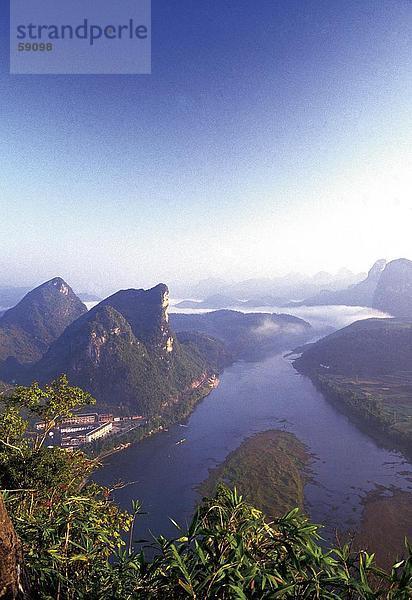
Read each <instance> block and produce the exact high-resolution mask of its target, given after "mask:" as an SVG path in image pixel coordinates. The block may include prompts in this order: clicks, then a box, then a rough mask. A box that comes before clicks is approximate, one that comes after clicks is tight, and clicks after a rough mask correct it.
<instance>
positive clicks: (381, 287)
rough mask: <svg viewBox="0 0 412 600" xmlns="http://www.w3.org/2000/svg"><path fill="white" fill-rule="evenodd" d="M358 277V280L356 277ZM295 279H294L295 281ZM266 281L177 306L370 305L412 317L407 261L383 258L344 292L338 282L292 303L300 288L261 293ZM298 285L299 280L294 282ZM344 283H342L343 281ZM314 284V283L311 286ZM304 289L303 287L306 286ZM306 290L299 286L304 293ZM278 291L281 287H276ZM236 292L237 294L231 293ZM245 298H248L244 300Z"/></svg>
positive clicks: (321, 277) (411, 266)
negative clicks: (281, 293)
mask: <svg viewBox="0 0 412 600" xmlns="http://www.w3.org/2000/svg"><path fill="white" fill-rule="evenodd" d="M356 278H357V277H356ZM292 280H293V278H292ZM327 280H330V277H329V276H328V274H327V273H318V274H317V275H316V276H315V277H314V278H312V280H311V281H312V283H313V281H316V282H317V283H319V282H322V283H323V282H325V281H327ZM262 281H263V280H250V281H249V282H243V283H242V284H238V285H237V286H235V287H233V286H231V287H230V286H227V287H226V288H225V293H218V294H213V295H211V296H207V297H206V298H205V299H204V300H202V301H196V300H184V301H182V302H179V303H178V304H176V308H178V309H220V308H232V307H240V308H253V307H262V306H282V307H285V308H288V307H289V308H291V307H297V306H330V305H346V306H367V307H370V308H376V309H379V310H381V311H384V312H388V313H390V314H391V315H393V316H396V317H401V318H412V261H410V260H407V259H406V258H400V259H397V260H393V261H391V262H389V263H387V262H386V260H384V259H381V260H378V261H376V262H375V264H374V265H373V266H372V268H371V269H370V271H369V273H368V274H367V275H366V276H365V277H363V278H362V279H361V280H359V281H356V282H355V283H351V284H350V285H349V286H346V287H342V288H341V289H334V288H335V286H336V285H337V281H336V280H334V285H333V286H332V287H329V289H321V290H320V291H317V293H316V294H314V295H312V296H308V297H306V299H305V300H299V301H296V300H290V298H292V296H291V294H292V293H293V294H298V292H297V288H296V287H295V288H293V286H292V287H291V288H289V289H288V293H289V295H287V293H286V291H287V286H286V287H285V285H284V284H285V278H284V279H283V280H282V281H283V286H281V287H282V290H283V292H284V295H282V296H275V295H271V294H260V293H259V292H258V291H257V290H259V289H262ZM274 281H275V280H266V283H265V285H264V286H263V287H265V288H266V289H272V290H273V287H274ZM295 283H296V281H295ZM341 283H342V280H341ZM311 285H312V284H311ZM303 287H304V286H303ZM303 287H302V286H301V287H300V291H302V289H303ZM276 289H277V290H278V291H279V286H278V287H277V288H276ZM234 290H235V291H236V294H234V293H233V294H231V293H230V292H231V291H232V292H233V291H234ZM241 298H243V300H242V299H241ZM245 298H248V299H247V300H245Z"/></svg>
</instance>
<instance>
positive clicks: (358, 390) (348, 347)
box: [294, 319, 412, 449]
mask: <svg viewBox="0 0 412 600" xmlns="http://www.w3.org/2000/svg"><path fill="white" fill-rule="evenodd" d="M294 364H295V366H296V368H297V369H298V370H299V371H301V372H303V373H305V374H307V375H309V376H310V377H311V378H312V380H313V381H314V382H315V383H316V384H317V385H318V386H319V387H320V388H321V390H322V391H323V392H324V393H325V395H326V397H327V398H329V399H330V400H332V401H334V402H335V403H336V404H337V406H340V407H342V408H344V409H348V410H349V411H351V412H352V413H353V414H354V415H356V416H358V417H360V418H361V419H362V421H364V422H365V423H367V424H368V425H369V426H371V425H372V426H373V427H372V429H375V430H378V431H379V432H380V433H381V434H382V433H383V434H384V435H385V436H386V437H388V439H390V440H392V441H395V442H396V443H397V444H400V445H402V446H405V447H408V448H409V449H412V375H411V364H412V322H408V321H400V320H397V319H368V320H366V321H358V322H356V323H353V324H352V325H350V326H349V327H345V328H344V329H341V330H339V331H337V332H335V333H333V334H332V335H329V336H327V337H326V338H323V339H321V340H319V341H318V342H316V343H315V344H313V345H311V346H310V347H309V348H308V349H307V350H306V351H304V352H303V354H302V357H301V358H299V359H297V360H296V361H295V363H294Z"/></svg>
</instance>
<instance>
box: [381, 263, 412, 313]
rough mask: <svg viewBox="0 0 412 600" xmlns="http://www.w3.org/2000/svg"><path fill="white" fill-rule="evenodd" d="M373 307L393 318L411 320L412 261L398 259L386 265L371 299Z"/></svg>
mask: <svg viewBox="0 0 412 600" xmlns="http://www.w3.org/2000/svg"><path fill="white" fill-rule="evenodd" d="M373 307H374V308H378V309H379V310H382V311H384V312H388V313H390V314H392V315H394V316H395V317H401V318H406V319H412V261H410V260H407V259H406V258H400V259H398V260H393V261H392V262H390V263H388V264H387V265H386V268H385V270H384V271H383V273H382V275H381V277H380V279H379V283H378V286H377V288H376V291H375V294H374V297H373Z"/></svg>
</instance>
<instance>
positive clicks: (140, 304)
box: [92, 283, 173, 352]
mask: <svg viewBox="0 0 412 600" xmlns="http://www.w3.org/2000/svg"><path fill="white" fill-rule="evenodd" d="M104 305H109V306H112V307H113V308H114V309H115V310H116V311H117V312H119V313H120V314H121V315H122V316H123V317H124V318H125V319H126V321H127V322H128V323H130V326H131V328H132V331H133V333H134V335H135V336H136V337H137V338H138V339H139V340H142V341H143V342H144V343H145V345H146V346H147V348H148V350H159V351H167V352H170V351H171V350H172V348H173V334H172V332H171V330H170V328H169V325H168V323H169V315H168V310H169V288H168V287H167V285H165V284H164V283H159V284H158V285H156V286H155V287H153V288H151V289H149V290H143V289H139V290H136V289H129V290H120V291H119V292H116V293H115V294H113V295H112V296H109V298H106V299H105V300H103V301H102V302H100V304H98V305H97V307H99V306H104ZM97 307H95V308H94V309H92V310H96V309H97Z"/></svg>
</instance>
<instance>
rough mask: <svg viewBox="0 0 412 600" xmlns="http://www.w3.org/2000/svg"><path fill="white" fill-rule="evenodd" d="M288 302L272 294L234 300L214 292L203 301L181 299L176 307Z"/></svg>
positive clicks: (249, 305) (214, 306)
mask: <svg viewBox="0 0 412 600" xmlns="http://www.w3.org/2000/svg"><path fill="white" fill-rule="evenodd" d="M287 303H288V301H287V299H286V298H275V297H273V296H260V297H259V296H255V297H253V298H251V299H250V300H245V301H242V300H236V298H231V297H230V296H225V295H223V294H214V295H213V296H208V297H207V298H205V299H204V300H203V301H197V300H183V301H182V302H179V303H178V304H176V307H177V308H205V309H220V308H231V307H237V308H256V307H263V306H285V305H286V304H287Z"/></svg>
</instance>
